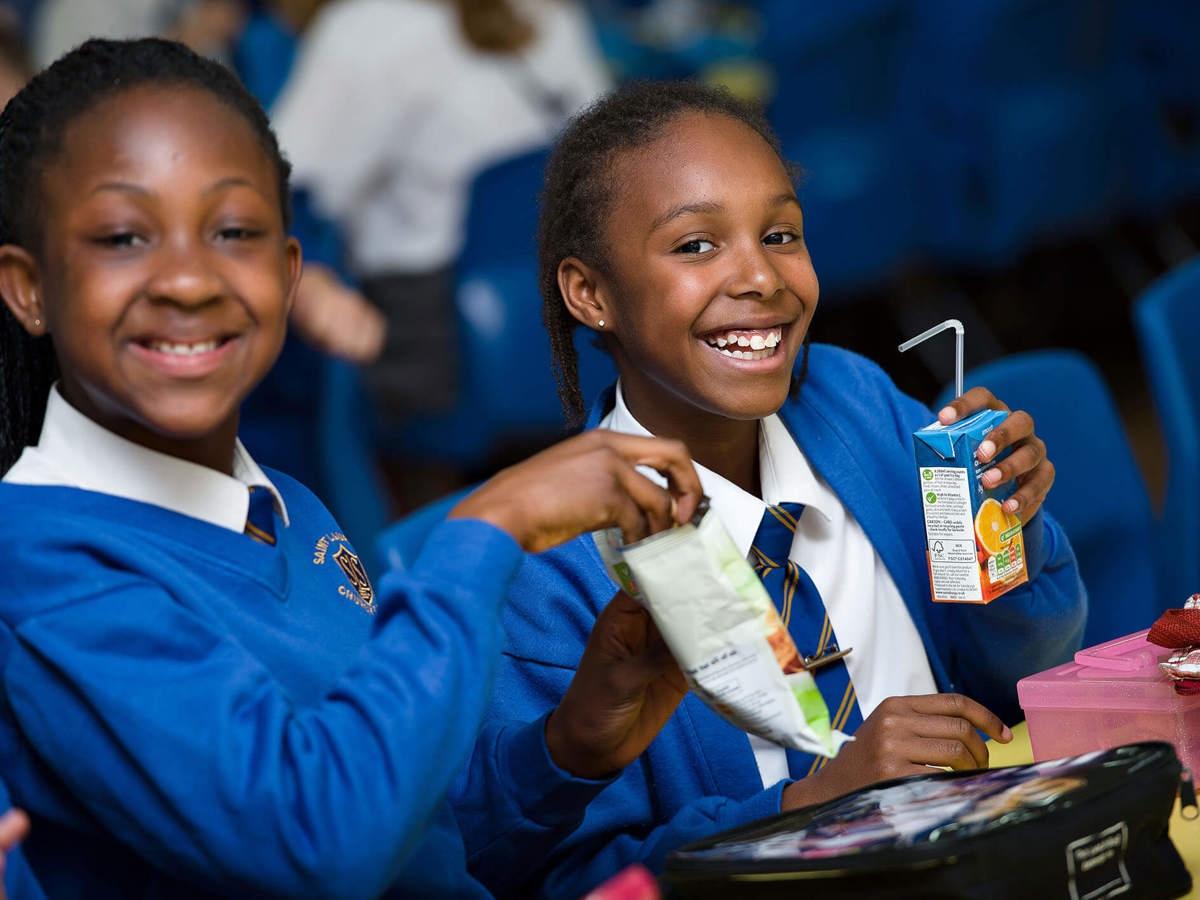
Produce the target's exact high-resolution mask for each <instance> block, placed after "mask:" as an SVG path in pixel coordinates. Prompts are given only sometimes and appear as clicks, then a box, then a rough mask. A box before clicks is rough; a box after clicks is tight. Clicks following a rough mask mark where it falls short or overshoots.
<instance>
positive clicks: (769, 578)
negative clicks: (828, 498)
mask: <svg viewBox="0 0 1200 900" xmlns="http://www.w3.org/2000/svg"><path fill="white" fill-rule="evenodd" d="M803 512H804V504H803V503H781V504H779V505H778V506H768V507H767V509H766V511H765V512H764V513H763V517H762V522H761V523H760V524H759V526H758V533H757V534H755V536H754V543H753V545H751V547H750V561H751V563H752V564H753V565H754V570H755V571H756V572H758V577H759V578H761V579H762V582H763V585H764V586H765V587H766V588H767V592H768V593H769V594H770V595H771V599H772V600H774V601H775V606H776V607H777V608H778V609H779V616H780V618H781V619H783V624H784V626H785V627H786V628H787V629H788V632H789V633H790V634H791V636H792V640H793V641H795V642H796V649H797V650H798V651H800V655H801V656H803V657H805V658H806V659H807V658H816V657H820V656H824V655H826V654H828V653H833V652H836V650H837V646H838V644H837V636H836V635H835V634H834V633H833V625H832V624H831V623H830V621H829V613H828V612H826V611H825V603H824V601H822V600H821V594H820V592H819V591H818V590H817V586H816V585H815V584H813V582H812V579H811V578H809V577H808V573H807V572H805V571H804V570H803V569H802V568H800V566H798V565H796V563H794V562H792V560H791V559H790V555H791V551H792V539H793V537H795V534H796V525H797V523H798V522H799V521H800V515H801V514H802V513H803ZM812 675H813V678H814V679H815V680H816V682H817V688H818V689H819V690H820V691H821V696H822V697H824V698H825V705H826V706H828V707H829V716H830V721H831V723H832V724H833V727H834V728H835V729H838V730H840V731H844V732H846V733H847V734H853V733H854V731H855V730H856V729H857V728H858V726H859V725H861V724H862V712H861V711H860V710H859V708H858V698H857V697H856V696H855V694H854V685H853V683H851V681H850V672H849V670H847V668H846V660H845V659H844V658H842V659H837V660H834V661H832V662H829V663H826V664H825V665H822V666H819V667H816V668H814V669H813V670H812ZM787 759H788V771H789V772H790V773H791V776H792V777H793V778H795V779H800V778H804V777H806V776H808V775H811V774H812V773H813V772H815V771H817V770H818V769H819V768H821V767H822V766H823V765H825V763H826V762H827V760H828V757H824V756H816V755H814V754H812V753H802V752H800V751H799V750H788V751H787Z"/></svg>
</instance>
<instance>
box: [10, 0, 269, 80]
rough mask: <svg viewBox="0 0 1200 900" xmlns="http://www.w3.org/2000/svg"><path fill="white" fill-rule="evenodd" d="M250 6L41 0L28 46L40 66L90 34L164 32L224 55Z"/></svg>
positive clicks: (233, 0)
mask: <svg viewBox="0 0 1200 900" xmlns="http://www.w3.org/2000/svg"><path fill="white" fill-rule="evenodd" d="M246 6H247V4H246V3H244V2H242V0H42V2H41V3H40V4H39V6H38V8H37V10H36V11H35V12H34V18H33V26H32V34H31V38H30V46H31V49H32V52H33V57H34V61H35V62H36V63H37V64H38V66H39V68H40V67H41V66H44V65H48V64H49V63H50V62H51V61H53V60H55V59H57V58H58V57H60V56H61V55H62V54H63V53H65V52H66V51H68V50H70V49H71V48H72V47H75V46H77V45H78V44H81V43H83V42H84V41H85V40H87V39H88V38H90V37H108V38H128V37H144V36H147V35H160V36H162V37H169V38H172V39H174V40H177V41H182V42H183V43H185V44H187V45H188V46H189V47H191V48H192V49H193V50H195V51H196V52H197V53H199V54H201V55H203V56H210V57H214V58H217V59H225V58H226V57H227V56H228V52H229V48H230V46H231V44H232V42H233V40H234V39H235V38H236V37H237V35H238V34H239V33H240V32H241V30H242V26H243V24H244V23H245V19H246V13H247V9H246Z"/></svg>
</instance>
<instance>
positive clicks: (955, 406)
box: [937, 387, 1008, 425]
mask: <svg viewBox="0 0 1200 900" xmlns="http://www.w3.org/2000/svg"><path fill="white" fill-rule="evenodd" d="M981 409H1003V410H1007V409H1008V407H1007V406H1005V405H1004V404H1003V403H1001V402H1000V401H999V400H997V399H996V396H995V395H994V394H993V393H992V392H991V391H989V390H988V389H987V388H985V387H973V388H971V389H970V390H969V391H967V392H966V393H964V394H963V395H962V396H961V397H956V398H955V399H953V400H951V401H950V402H949V403H947V404H946V405H945V406H944V407H943V408H942V409H941V411H940V412H938V416H937V417H938V421H939V422H941V423H942V424H943V425H953V424H954V423H955V422H957V421H959V420H960V419H965V418H966V417H967V416H969V415H971V414H972V413H977V412H979V410H981Z"/></svg>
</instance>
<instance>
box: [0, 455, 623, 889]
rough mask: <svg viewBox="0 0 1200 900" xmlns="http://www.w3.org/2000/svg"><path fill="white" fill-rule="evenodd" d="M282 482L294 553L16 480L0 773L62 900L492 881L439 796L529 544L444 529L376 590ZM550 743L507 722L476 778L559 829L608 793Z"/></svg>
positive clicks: (126, 504)
mask: <svg viewBox="0 0 1200 900" xmlns="http://www.w3.org/2000/svg"><path fill="white" fill-rule="evenodd" d="M268 474H269V477H270V478H271V480H272V481H273V482H274V484H275V485H276V486H277V487H278V488H279V490H280V492H281V494H282V496H283V498H284V502H285V503H286V504H287V508H288V511H289V515H290V517H291V526H290V527H287V528H285V527H283V526H282V523H280V522H279V521H278V519H277V520H276V525H277V534H278V544H277V545H276V546H274V547H272V546H268V545H265V544H260V543H258V542H256V541H254V540H252V539H251V538H249V537H247V536H245V535H242V534H239V533H235V532H233V531H230V530H228V529H224V528H220V527H218V526H215V525H211V524H209V523H207V522H204V521H201V520H198V519H194V518H191V517H188V516H184V515H180V514H178V513H175V512H172V511H169V510H166V509H163V508H160V507H156V506H151V505H147V504H143V503H138V502H134V501H130V500H126V499H122V498H117V497H112V496H108V495H105V494H99V493H93V492H90V491H83V490H78V489H75V488H66V487H30V486H22V485H13V484H0V509H2V510H3V516H0V544H2V545H3V547H4V565H3V566H0V672H2V673H3V682H2V689H3V693H2V695H0V772H2V773H3V776H4V778H5V779H6V780H7V782H8V784H9V787H10V789H11V791H12V794H13V798H14V801H15V802H18V803H19V804H20V805H22V806H24V807H25V808H26V809H27V810H28V811H29V812H30V813H31V815H32V817H33V820H34V828H33V832H32V836H31V839H30V840H29V842H28V843H27V845H26V847H25V850H26V854H27V857H28V859H29V861H30V863H31V865H32V866H33V868H34V870H35V872H36V873H37V874H38V877H39V878H40V879H41V881H42V884H43V887H44V888H45V890H46V893H47V894H48V895H49V896H50V897H53V898H74V897H81V898H82V897H86V898H89V900H90V898H106V897H113V898H116V897H120V898H123V900H129V898H135V897H146V898H149V897H155V898H158V897H172V898H189V897H202V896H204V897H207V896H235V897H254V896H291V897H304V898H318V897H330V898H339V900H346V898H360V897H361V898H369V897H376V896H380V895H384V896H387V897H408V896H412V897H483V896H486V895H487V892H486V891H485V890H484V889H483V888H482V887H481V886H480V885H479V884H478V883H477V882H475V881H474V880H473V879H472V878H471V877H470V876H469V875H468V874H467V872H466V868H465V859H464V850H463V843H462V839H461V836H460V832H459V829H458V826H457V824H456V822H455V820H454V817H453V815H452V814H451V812H450V809H449V807H448V806H447V804H446V803H445V800H444V797H445V794H446V791H447V788H448V786H449V784H450V781H451V779H452V778H453V776H454V774H455V772H456V771H457V770H458V769H459V768H461V767H462V765H463V763H464V762H465V760H466V759H467V757H468V754H469V752H470V749H471V747H472V745H473V743H474V741H475V737H476V734H477V731H478V728H479V724H480V719H481V716H482V712H483V709H484V705H485V701H486V698H487V695H488V691H489V688H490V686H491V680H492V670H493V668H494V664H495V659H496V657H497V655H498V652H499V643H500V629H499V626H498V610H499V607H500V604H501V601H502V599H503V597H504V591H505V586H506V585H507V582H508V579H509V577H510V576H511V575H512V573H513V571H514V570H515V568H516V566H517V564H518V562H519V560H520V557H521V554H520V549H519V547H518V546H517V544H516V543H515V542H514V541H513V540H512V538H511V537H509V536H508V535H507V534H505V533H504V532H502V531H500V530H498V529H496V528H493V527H492V526H490V525H487V524H485V523H483V522H479V521H470V520H451V521H446V522H443V523H442V524H440V525H439V526H438V527H437V528H436V529H435V530H434V531H433V532H432V533H431V534H430V537H429V543H428V544H427V546H426V548H425V552H424V554H423V556H422V557H421V559H420V560H419V561H418V563H417V564H416V565H415V566H414V568H413V570H412V571H411V572H407V573H392V574H388V575H386V576H384V578H383V579H382V580H381V581H380V582H379V583H378V584H376V585H374V587H373V588H372V587H371V586H369V584H368V583H367V582H366V581H365V580H364V578H363V573H362V572H361V571H360V569H359V567H358V565H357V563H356V558H355V555H354V551H353V548H352V547H351V546H350V545H349V543H348V542H347V541H346V539H345V536H344V535H342V533H341V532H340V530H339V529H338V526H337V523H336V522H335V521H334V520H333V518H332V517H331V516H330V515H329V513H328V512H327V511H326V510H325V508H324V507H323V506H322V505H321V503H320V502H319V501H318V500H317V499H316V498H315V497H314V496H313V495H312V494H311V493H309V492H308V491H307V490H306V489H305V488H303V487H302V486H301V485H300V484H298V483H297V482H295V481H293V480H292V479H290V478H288V477H287V476H285V475H282V474H280V473H277V472H270V473H268ZM533 718H534V719H536V718H537V717H536V716H535V717H533ZM543 733H544V729H543V723H542V722H537V721H531V722H529V723H526V724H524V725H522V726H521V727H518V728H505V727H502V726H500V725H498V724H494V725H492V726H491V727H490V730H489V732H488V735H485V736H484V738H483V739H485V740H487V739H489V735H490V739H491V740H492V741H493V743H494V744H495V745H496V748H497V749H496V753H494V754H493V756H492V757H491V758H492V759H494V760H495V761H496V763H497V765H498V768H497V769H495V770H492V771H487V772H483V773H482V775H481V776H480V777H481V778H482V779H483V780H484V781H485V782H486V783H488V784H489V785H492V786H493V790H494V792H495V793H496V795H497V797H498V800H499V801H503V802H506V803H509V804H510V805H511V806H512V807H513V808H518V809H521V810H522V814H521V816H520V817H519V821H521V822H525V821H526V820H527V819H529V818H530V817H536V818H537V819H538V821H539V822H540V823H541V825H542V827H543V829H544V830H545V831H549V832H554V833H556V834H560V833H561V832H562V831H564V830H569V829H570V828H571V827H573V826H574V825H575V824H576V823H577V822H578V821H579V819H580V816H581V809H582V806H583V805H584V803H586V800H587V798H589V797H590V796H591V795H593V794H594V793H595V792H596V790H598V789H599V788H598V785H599V786H602V783H597V782H590V781H585V780H582V779H572V778H570V777H569V776H567V775H566V773H564V772H562V771H561V770H559V769H557V767H555V766H554V764H553V763H552V762H551V761H550V758H549V754H548V752H547V751H546V749H545V740H544V737H543ZM579 798H582V799H579ZM512 863H513V864H514V865H519V864H521V863H520V857H514V858H513V860H512Z"/></svg>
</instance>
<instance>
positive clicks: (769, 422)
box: [600, 383, 937, 787]
mask: <svg viewBox="0 0 1200 900" xmlns="http://www.w3.org/2000/svg"><path fill="white" fill-rule="evenodd" d="M600 427H601V428H608V429H610V430H612V431H620V432H623V433H626V434H640V435H649V434H650V432H649V431H647V430H646V429H645V428H643V427H642V425H641V423H639V422H638V421H637V420H636V419H635V418H634V417H633V415H632V414H631V413H630V412H629V408H628V407H627V406H626V405H625V398H624V396H623V394H622V392H621V385H620V383H618V384H617V402H616V406H614V407H613V410H612V412H610V413H609V414H608V415H607V416H605V418H604V420H603V421H602V422H601V423H600ZM759 429H760V430H759V441H758V454H759V480H760V483H761V486H762V498H761V499H760V498H758V497H755V496H754V495H753V494H749V493H747V492H746V491H744V490H742V489H741V488H740V487H738V486H737V485H736V484H734V483H733V482H731V481H729V480H728V479H726V478H724V477H722V476H720V475H718V474H717V473H716V472H713V471H711V470H709V469H706V468H705V467H704V466H702V465H700V464H699V463H696V473H697V474H698V475H699V476H700V484H701V486H702V487H703V488H704V493H705V494H707V495H708V498H709V500H710V502H711V504H712V508H713V509H715V510H716V511H717V514H718V515H719V516H720V517H721V521H722V522H723V523H724V524H725V527H726V529H728V531H729V534H730V536H731V537H732V538H733V542H734V543H735V544H736V545H737V547H738V549H739V550H741V552H742V553H744V554H746V556H749V555H750V545H751V544H752V543H753V542H754V536H755V534H756V533H757V532H758V526H759V523H760V522H761V521H762V516H763V513H764V512H765V511H766V508H767V504H768V503H770V504H776V503H783V502H792V503H803V504H804V506H805V508H804V512H803V513H802V514H801V516H800V522H799V527H797V529H796V537H795V539H794V541H793V543H792V551H791V559H792V561H793V562H795V563H796V564H797V565H799V566H800V567H801V568H803V569H804V570H805V572H807V573H808V576H809V577H810V578H811V579H812V580H813V584H815V585H816V587H817V590H818V591H820V593H821V599H822V600H823V601H824V602H825V609H826V610H827V611H828V612H829V621H830V622H831V623H832V625H833V630H834V633H835V634H836V635H837V641H838V646H839V647H841V648H842V649H845V648H847V647H852V648H854V650H853V652H852V653H850V654H849V655H847V656H846V657H845V660H846V668H847V669H848V670H849V672H850V678H851V680H852V681H853V682H854V690H855V693H856V694H857V696H858V705H859V709H860V710H861V711H862V715H863V718H864V719H865V718H866V717H867V716H869V715H870V714H871V712H872V711H873V710H874V709H875V707H877V706H878V705H879V704H880V703H882V702H883V701H884V700H886V699H887V698H888V697H893V696H903V695H910V694H933V693H936V692H937V685H936V683H935V682H934V680H933V672H932V670H931V669H930V668H929V658H928V656H926V654H925V646H924V645H923V644H922V643H921V636H920V634H918V633H917V629H916V626H915V625H913V621H912V617H911V616H910V615H909V613H908V609H907V607H905V605H904V600H903V599H902V598H901V597H900V592H899V590H897V588H896V583H895V582H894V581H893V580H892V576H891V575H890V574H889V573H888V570H887V568H886V567H885V566H884V564H883V560H881V559H880V558H879V554H878V553H876V552H875V548H874V547H873V546H872V545H871V542H870V540H869V539H868V538H867V536H866V534H865V533H864V532H863V530H862V526H861V525H859V524H858V521H857V520H856V519H855V518H854V516H852V515H851V514H850V512H849V511H848V510H847V509H846V507H845V506H844V505H842V501H841V500H839V499H838V496H837V494H835V493H834V492H833V489H832V488H830V487H829V485H828V484H826V483H825V481H824V479H822V478H821V477H820V476H819V475H817V473H816V472H814V471H813V468H812V466H811V465H810V464H809V462H808V459H807V458H806V457H805V455H804V453H803V452H802V451H801V449H800V447H799V445H798V444H797V443H796V441H795V440H794V439H793V438H792V435H791V433H790V432H789V431H788V430H787V426H785V425H784V424H783V420H782V419H780V418H779V416H778V415H770V416H767V417H766V418H765V419H762V420H760V423H759ZM647 475H650V476H651V477H653V478H654V480H655V481H656V482H658V483H659V484H665V481H664V480H663V479H662V477H661V476H659V475H658V473H657V472H653V471H652V470H650V471H647ZM799 649H800V652H801V653H811V652H812V651H813V650H815V649H816V648H815V647H800V648H799ZM750 746H751V747H752V748H753V750H754V758H755V760H756V761H757V763H758V771H759V774H760V775H761V776H762V781H763V787H769V786H770V785H773V784H775V783H776V782H777V781H779V780H780V779H783V778H787V777H788V770H787V757H786V755H785V753H784V750H783V748H782V747H780V746H779V745H778V744H774V743H772V742H770V741H766V740H763V739H761V738H757V737H754V736H753V735H751V736H750Z"/></svg>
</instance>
